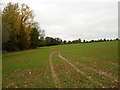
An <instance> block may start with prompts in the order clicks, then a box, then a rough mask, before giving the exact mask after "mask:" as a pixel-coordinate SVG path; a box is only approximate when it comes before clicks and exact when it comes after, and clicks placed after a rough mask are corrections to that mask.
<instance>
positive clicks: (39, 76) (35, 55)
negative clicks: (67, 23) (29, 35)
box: [2, 41, 118, 88]
mask: <svg viewBox="0 0 120 90" xmlns="http://www.w3.org/2000/svg"><path fill="white" fill-rule="evenodd" d="M2 61H3V62H2V63H3V66H2V67H3V71H2V72H3V78H2V79H3V88H97V87H98V88H99V87H101V88H106V87H107V88H108V87H111V86H109V85H111V84H113V83H117V81H118V41H108V42H95V43H81V44H66V45H58V46H48V47H40V48H38V49H33V50H26V51H20V52H12V53H6V54H3V60H2Z"/></svg>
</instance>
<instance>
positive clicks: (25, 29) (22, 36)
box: [18, 4, 33, 49]
mask: <svg viewBox="0 0 120 90" xmlns="http://www.w3.org/2000/svg"><path fill="white" fill-rule="evenodd" d="M19 16H20V17H19V25H20V29H19V30H20V31H19V32H20V33H19V44H18V45H19V48H20V49H27V48H29V46H30V32H31V31H32V23H33V14H32V11H31V10H30V8H29V7H28V6H27V5H25V4H22V6H21V8H20V15H19Z"/></svg>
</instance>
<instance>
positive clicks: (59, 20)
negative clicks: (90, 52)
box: [2, 0, 118, 41]
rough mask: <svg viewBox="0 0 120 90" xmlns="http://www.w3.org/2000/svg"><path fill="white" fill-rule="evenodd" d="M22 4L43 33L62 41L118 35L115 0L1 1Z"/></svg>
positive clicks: (116, 1) (116, 0)
mask: <svg viewBox="0 0 120 90" xmlns="http://www.w3.org/2000/svg"><path fill="white" fill-rule="evenodd" d="M8 2H13V3H17V2H18V3H20V4H21V3H25V4H27V5H28V6H29V7H30V8H31V10H33V12H34V15H35V21H37V22H39V24H40V27H41V29H44V30H45V34H46V36H49V37H59V38H61V39H63V40H67V41H68V40H75V39H78V38H80V39H82V40H83V39H85V40H91V39H101V38H107V39H110V38H117V37H118V0H2V3H3V7H4V6H5V5H6V4H7V3H8Z"/></svg>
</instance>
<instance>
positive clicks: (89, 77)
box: [59, 51, 100, 85]
mask: <svg viewBox="0 0 120 90" xmlns="http://www.w3.org/2000/svg"><path fill="white" fill-rule="evenodd" d="M59 57H60V58H61V59H63V60H64V61H66V62H67V63H68V64H69V65H71V66H72V67H73V68H74V69H75V70H76V71H77V72H78V73H81V74H82V75H84V76H85V77H87V78H88V79H90V80H91V81H93V82H95V83H96V84H98V85H100V83H99V82H97V81H94V80H93V79H92V78H91V76H87V75H86V74H85V73H84V72H82V71H80V70H79V69H78V68H77V67H76V66H75V65H73V64H72V63H70V62H69V61H68V60H67V59H66V58H64V57H63V56H62V55H61V54H60V51H59Z"/></svg>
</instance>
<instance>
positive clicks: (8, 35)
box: [2, 3, 43, 51]
mask: <svg viewBox="0 0 120 90" xmlns="http://www.w3.org/2000/svg"><path fill="white" fill-rule="evenodd" d="M42 32H43V31H42V30H40V27H39V24H38V23H37V22H35V21H34V15H33V12H32V10H31V9H30V7H28V6H27V5H26V4H22V5H19V4H18V3H15V4H13V3H8V4H7V6H6V7H5V8H4V9H3V11H2V49H3V50H7V51H16V50H24V49H30V48H37V47H38V45H39V37H40V36H42Z"/></svg>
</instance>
